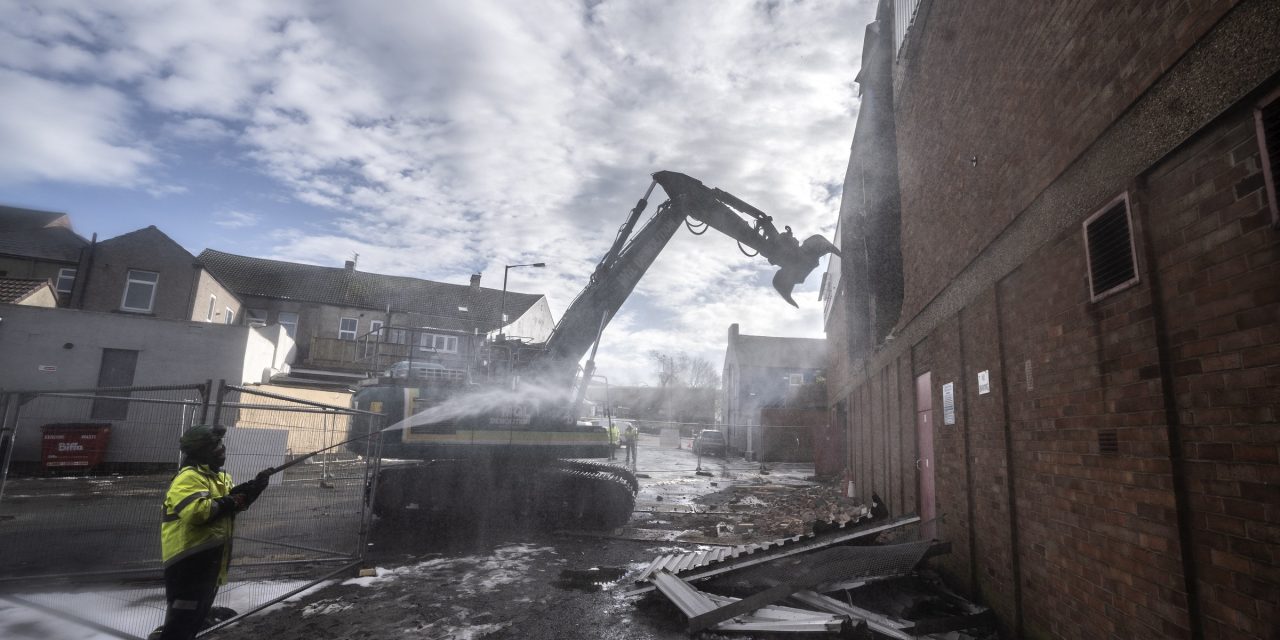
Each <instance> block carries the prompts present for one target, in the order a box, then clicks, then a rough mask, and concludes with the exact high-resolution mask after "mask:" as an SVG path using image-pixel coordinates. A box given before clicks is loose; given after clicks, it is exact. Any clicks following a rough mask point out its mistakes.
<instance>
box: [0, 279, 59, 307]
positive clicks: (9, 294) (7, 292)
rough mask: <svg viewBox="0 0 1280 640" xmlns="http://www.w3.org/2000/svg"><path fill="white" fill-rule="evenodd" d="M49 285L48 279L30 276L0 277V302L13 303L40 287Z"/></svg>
mask: <svg viewBox="0 0 1280 640" xmlns="http://www.w3.org/2000/svg"><path fill="white" fill-rule="evenodd" d="M46 286H49V281H48V280H36V279H32V278H0V302H7V303H10V304H12V303H15V302H18V301H19V300H22V299H23V298H26V297H27V296H28V295H30V294H31V292H33V291H35V290H37V289H39V288H40V287H46Z"/></svg>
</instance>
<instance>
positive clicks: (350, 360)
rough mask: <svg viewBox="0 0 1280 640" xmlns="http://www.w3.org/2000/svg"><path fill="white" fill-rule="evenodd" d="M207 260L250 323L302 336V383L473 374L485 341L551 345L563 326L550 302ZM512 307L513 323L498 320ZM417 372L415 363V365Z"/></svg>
mask: <svg viewBox="0 0 1280 640" xmlns="http://www.w3.org/2000/svg"><path fill="white" fill-rule="evenodd" d="M200 262H201V263H202V264H203V265H205V266H206V267H207V268H208V269H209V270H210V271H212V272H213V273H214V274H216V275H217V276H218V279H219V280H221V281H222V282H226V283H227V286H228V287H230V288H231V290H233V291H235V293H236V294H237V295H238V296H239V297H240V298H241V299H243V300H244V301H245V321H246V322H247V323H250V324H262V323H279V324H280V325H281V326H284V327H285V328H286V330H288V331H289V333H290V335H291V336H294V338H295V340H296V341H297V344H298V350H299V353H298V358H297V361H296V365H295V368H294V376H295V377H299V376H302V375H308V374H309V375H313V376H316V377H329V378H332V379H334V380H337V381H339V382H343V381H346V382H350V381H353V380H354V379H358V378H362V377H364V375H365V374H366V373H367V372H369V371H376V370H382V369H386V368H388V367H390V366H392V365H394V364H395V363H396V362H400V361H407V360H411V361H414V362H423V363H434V364H436V365H440V366H444V367H446V368H450V369H459V370H467V369H470V368H471V366H472V365H473V364H475V363H477V362H481V361H482V360H483V355H484V354H483V353H482V347H484V344H485V340H484V339H485V337H486V336H490V335H491V334H495V333H497V331H498V329H499V328H501V329H502V331H503V333H504V334H505V335H506V337H507V338H509V339H510V340H511V341H512V344H518V343H519V341H523V342H543V341H545V340H546V338H547V337H548V336H549V335H550V333H551V329H552V328H553V326H554V323H553V322H552V319H551V311H550V307H549V306H548V305H547V300H546V297H545V296H541V295H533V294H525V293H517V292H513V291H507V292H506V295H505V302H504V296H503V292H502V291H500V290H495V289H489V288H484V287H481V286H480V276H479V275H474V276H472V278H471V282H470V284H468V285H456V284H448V283H443V282H432V281H430V280H422V279H419V278H409V277H403V276H389V275H382V274H377V273H367V272H364V271H359V270H357V269H356V268H355V266H356V265H355V262H354V261H348V262H347V263H346V264H345V265H344V266H343V267H341V268H337V267H321V266H315V265H308V264H299V263H295V262H283V261H279V260H267V259H264V258H254V257H249V256H240V255H235V254H231V253H225V252H222V251H215V250H213V249H206V250H205V251H203V252H202V253H201V254H200ZM504 304H505V311H506V318H507V319H506V321H499V315H501V314H502V309H501V307H503V305H504ZM415 366H416V365H415Z"/></svg>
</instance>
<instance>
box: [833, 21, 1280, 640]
mask: <svg viewBox="0 0 1280 640" xmlns="http://www.w3.org/2000/svg"><path fill="white" fill-rule="evenodd" d="M1277 24H1280V2H1276V1H1275V0H1242V1H1239V2H1236V1H1231V0H1217V1H1215V0H1192V1H1183V2H1158V3H1141V4H1139V3H1115V2H1103V1H1100V0H1077V1H1072V2H1053V3H1050V2H1021V1H1014V0H1007V1H1004V2H988V3H958V2H933V1H931V0H895V1H892V2H891V1H889V0H885V1H884V2H882V3H881V7H880V10H879V13H878V15H877V21H876V23H874V24H872V25H871V26H869V27H868V30H867V38H866V44H865V49H864V55H863V59H862V60H863V69H862V70H861V73H860V74H859V77H858V81H859V84H860V88H861V90H862V92H863V102H862V108H861V112H860V114H859V121H858V124H857V127H856V129H855V135H854V141H853V145H852V149H851V154H850V162H849V168H848V174H847V176H846V182H845V189H844V196H843V201H842V205H841V213H840V216H841V217H840V244H841V247H842V250H843V255H844V259H843V261H844V264H840V261H838V260H834V259H833V261H832V262H833V265H832V266H831V268H830V271H829V273H828V281H829V282H830V283H831V285H830V288H829V290H828V291H827V299H828V309H827V316H826V321H827V335H828V341H829V343H830V345H831V346H830V350H829V357H830V363H829V365H828V387H829V396H828V398H829V399H828V402H829V405H830V407H829V408H830V413H831V416H832V419H833V421H834V422H835V423H836V424H838V425H843V426H844V427H845V429H846V430H847V434H848V448H847V465H848V468H849V473H850V474H851V477H852V478H853V479H854V481H855V484H856V487H857V491H858V493H859V494H860V495H862V496H864V497H865V496H869V495H870V493H871V492H872V491H875V492H877V493H878V494H879V495H881V496H882V497H883V498H884V499H885V501H886V502H887V504H888V506H889V508H890V510H891V511H892V512H893V513H894V514H901V513H910V512H918V513H920V514H921V515H922V516H923V517H924V518H925V519H926V520H930V521H931V522H930V524H929V525H927V526H926V527H925V531H926V533H931V534H934V535H936V536H937V537H939V538H942V539H945V540H947V541H950V542H951V543H952V550H953V551H952V553H951V554H950V555H948V556H946V557H944V558H942V559H940V564H941V566H942V568H943V569H944V571H945V573H946V574H947V577H948V579H949V581H950V582H951V583H952V584H953V586H955V587H957V588H959V589H961V590H962V591H965V592H967V593H968V594H969V595H971V596H972V597H975V598H977V599H979V600H981V601H983V602H985V603H986V604H988V605H990V606H991V607H992V608H993V609H995V611H996V612H997V614H998V616H999V619H1000V623H1001V625H1002V631H1003V632H1004V633H1005V635H1007V636H1010V637H1013V636H1017V637H1033V638H1185V637H1205V638H1272V637H1276V634H1277V633H1280V626H1278V624H1277V620H1278V619H1280V616H1278V615H1277V611H1276V604H1275V603H1276V602H1277V601H1280V588H1278V586H1277V580H1276V574H1275V567H1276V549H1277V548H1280V547H1278V546H1277V544H1276V542H1277V540H1278V539H1280V538H1278V535H1280V525H1278V524H1277V523H1278V522H1280V505H1278V504H1277V495H1280V493H1278V490H1277V487H1276V484H1277V482H1280V459H1278V443H1280V426H1278V425H1277V419H1278V418H1280V234H1278V232H1277V224H1280V223H1278V220H1280V214H1277V205H1276V193H1275V191H1276V189H1275V182H1276V168H1277V165H1280V139H1278V138H1280V37H1277V35H1276V25H1277Z"/></svg>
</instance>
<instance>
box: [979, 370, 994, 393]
mask: <svg viewBox="0 0 1280 640" xmlns="http://www.w3.org/2000/svg"><path fill="white" fill-rule="evenodd" d="M988 393H991V372H990V371H979V372H978V395H985V394H988Z"/></svg>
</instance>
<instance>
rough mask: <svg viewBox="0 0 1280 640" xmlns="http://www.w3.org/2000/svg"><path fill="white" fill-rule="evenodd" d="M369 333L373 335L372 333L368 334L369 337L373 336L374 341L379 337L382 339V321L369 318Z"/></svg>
mask: <svg viewBox="0 0 1280 640" xmlns="http://www.w3.org/2000/svg"><path fill="white" fill-rule="evenodd" d="M369 333H371V334H373V335H372V336H370V337H371V338H373V339H374V340H375V341H376V340H381V339H382V321H381V320H370V321H369Z"/></svg>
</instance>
